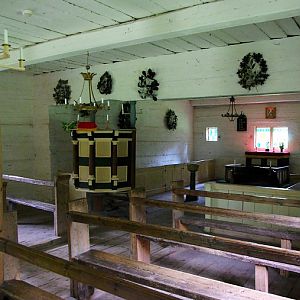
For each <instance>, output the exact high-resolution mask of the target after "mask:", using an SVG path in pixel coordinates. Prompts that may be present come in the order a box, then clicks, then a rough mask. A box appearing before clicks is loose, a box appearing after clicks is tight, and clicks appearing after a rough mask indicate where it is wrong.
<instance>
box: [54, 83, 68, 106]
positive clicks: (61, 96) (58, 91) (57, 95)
mask: <svg viewBox="0 0 300 300" xmlns="http://www.w3.org/2000/svg"><path fill="white" fill-rule="evenodd" d="M53 98H54V99H55V102H56V104H69V101H70V99H71V87H70V86H69V85H68V80H63V79H59V80H58V83H57V85H56V87H55V88H54V94H53ZM65 99H66V100H67V103H65Z"/></svg>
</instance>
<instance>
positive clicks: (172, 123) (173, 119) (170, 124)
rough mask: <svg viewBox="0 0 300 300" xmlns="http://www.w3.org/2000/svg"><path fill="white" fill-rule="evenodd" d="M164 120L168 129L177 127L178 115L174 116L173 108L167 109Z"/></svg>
mask: <svg viewBox="0 0 300 300" xmlns="http://www.w3.org/2000/svg"><path fill="white" fill-rule="evenodd" d="M165 120H166V126H167V128H168V129H169V130H175V129H176V128H177V120H178V117H177V116H176V114H175V111H174V110H172V109H169V110H168V111H167V112H166V116H165Z"/></svg>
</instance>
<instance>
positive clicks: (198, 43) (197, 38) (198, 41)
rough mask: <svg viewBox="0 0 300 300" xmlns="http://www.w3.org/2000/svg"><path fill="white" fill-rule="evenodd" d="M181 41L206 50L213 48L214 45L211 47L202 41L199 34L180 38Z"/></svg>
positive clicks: (208, 43)
mask: <svg viewBox="0 0 300 300" xmlns="http://www.w3.org/2000/svg"><path fill="white" fill-rule="evenodd" d="M182 39H183V40H185V41H188V42H189V43H192V44H194V45H196V46H197V47H199V48H200V49H208V48H212V47H215V45H213V44H212V43H210V42H208V41H206V40H204V39H202V38H201V37H200V34H192V35H188V36H184V37H182Z"/></svg>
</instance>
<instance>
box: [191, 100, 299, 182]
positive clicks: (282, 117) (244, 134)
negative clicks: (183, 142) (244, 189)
mask: <svg viewBox="0 0 300 300" xmlns="http://www.w3.org/2000/svg"><path fill="white" fill-rule="evenodd" d="M267 106H275V107H276V109H277V110H276V118H275V119H265V107H267ZM236 108H237V111H238V112H240V111H243V112H244V113H245V114H246V115H247V120H248V130H247V131H239V132H238V131H237V130H236V121H235V122H230V121H228V119H227V118H222V117H221V114H222V113H225V112H226V111H227V106H213V107H212V106H211V107H195V109H194V156H195V157H194V158H195V159H206V158H216V176H217V178H224V174H225V169H224V165H225V164H228V163H233V162H234V160H235V161H236V162H237V163H244V164H245V162H246V160H245V155H244V153H245V151H253V150H254V128H255V126H261V127H264V126H273V127H274V126H280V127H281V126H287V127H288V128H289V146H288V150H289V152H291V157H290V167H291V169H290V171H291V173H300V160H299V158H300V144H299V140H300V130H299V128H300V102H296V103H268V104H248V105H246V104H244V105H238V101H237V106H236ZM210 126H212V127H215V126H216V127H218V129H219V131H218V133H219V136H220V139H219V141H218V142H206V141H205V129H206V127H210Z"/></svg>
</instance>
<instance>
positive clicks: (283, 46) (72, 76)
mask: <svg viewBox="0 0 300 300" xmlns="http://www.w3.org/2000/svg"><path fill="white" fill-rule="evenodd" d="M299 47H300V38H299V37H295V38H289V39H288V40H287V39H282V40H280V41H260V42H255V43H249V44H242V45H236V46H230V47H217V48H213V49H206V50H199V51H194V52H188V53H181V54H174V55H167V56H158V57H153V58H146V59H138V60H134V61H127V62H122V63H115V64H111V65H99V66H95V68H93V69H92V71H93V72H95V73H97V75H96V77H95V80H94V91H95V93H96V96H97V98H101V97H102V96H101V95H100V94H99V93H98V91H97V89H96V85H97V82H98V80H99V77H100V76H101V75H102V74H103V73H104V72H105V71H109V72H110V73H111V74H112V77H113V80H114V85H113V92H112V94H111V95H107V96H105V97H103V98H104V99H107V98H110V99H119V100H136V99H139V96H138V92H137V81H138V76H139V75H140V74H141V71H142V70H145V69H147V68H149V67H151V68H152V69H153V70H154V71H156V72H157V79H158V81H159V82H160V89H159V94H158V98H159V99H164V100H167V99H168V100H171V99H190V98H203V97H208V96H213V97H217V96H224V95H231V94H244V93H246V92H247V91H245V90H243V89H242V88H241V87H240V86H239V84H238V83H237V81H238V80H237V77H236V70H237V68H238V63H239V60H240V59H241V58H242V57H243V56H244V55H245V54H246V53H248V52H249V51H256V52H261V53H263V55H264V57H265V59H266V60H267V62H268V66H269V71H270V78H268V80H267V82H266V84H265V85H263V86H262V87H258V90H253V91H251V92H249V94H255V93H259V94H263V93H280V92H285V91H299V78H300V76H299V75H300V68H299V64H300V62H299V59H298V55H297V49H299ZM82 71H84V68H81V69H76V70H69V71H63V72H57V73H52V74H44V75H39V76H32V77H31V76H29V75H27V74H26V73H22V74H21V73H16V72H14V73H8V72H7V73H6V72H5V73H3V72H1V81H0V85H1V91H4V92H2V93H1V100H2V102H1V103H2V108H3V109H1V112H0V117H1V121H0V123H1V125H2V126H6V127H7V131H10V133H9V135H5V132H4V134H3V139H4V140H3V144H4V145H5V146H4V166H5V168H6V169H5V170H4V171H5V172H6V171H7V172H8V173H16V174H18V175H26V176H31V174H30V172H29V170H32V169H34V174H33V177H37V178H43V179H51V178H50V177H51V164H52V163H51V160H50V138H49V130H48V129H49V128H48V127H49V117H48V107H49V106H50V105H53V104H55V101H54V100H53V97H52V94H53V89H54V87H55V86H56V84H57V81H58V80H59V79H60V78H62V79H68V80H69V84H70V85H71V89H72V98H77V97H78V96H79V94H80V90H81V88H82V78H81V75H80V72H82ZM247 93H248V92H247ZM5 103H6V104H5ZM11 103H14V107H12V106H11ZM140 103H141V105H145V107H146V106H147V110H144V112H143V113H142V114H139V110H138V109H137V112H138V120H137V122H138V123H139V124H140V125H139V126H141V127H143V126H144V124H143V123H142V122H144V121H145V122H146V123H147V122H150V121H151V118H150V116H151V114H152V112H155V113H156V114H159V110H160V106H159V105H160V104H158V103H159V102H157V103H154V102H153V101H152V100H147V101H145V102H144V100H141V101H140V102H139V103H138V105H137V106H139V104H140ZM142 103H144V104H142ZM148 103H149V104H148ZM170 103H171V102H170ZM170 103H163V107H164V109H166V108H167V106H169V105H170ZM155 105H156V107H155ZM153 107H154V108H153ZM148 108H150V109H148ZM175 111H176V112H177V109H176V110H175ZM185 111H186V112H188V110H185ZM222 112H223V110H222ZM164 113H165V112H164V110H161V113H160V114H159V118H160V120H156V119H155V118H153V124H155V125H158V124H159V122H162V118H161V116H162V115H163V114H164ZM245 113H247V111H245ZM278 114H280V112H279V111H278ZM178 115H180V116H181V118H180V119H179V126H181V125H180V122H181V121H184V122H188V119H189V118H191V117H190V116H188V115H187V114H185V113H183V112H182V111H181V112H178ZM217 115H218V119H219V113H218V114H217ZM153 116H155V114H154V113H153ZM184 116H185V117H184ZM185 118H188V119H185ZM227 125H228V124H227ZM161 126H163V125H162V124H161ZM184 126H187V123H185V125H184ZM145 127H146V126H145ZM157 127H158V128H157V129H155V130H151V129H149V128H148V129H147V132H148V135H147V136H146V137H145V136H143V138H144V139H145V138H146V139H148V137H149V140H143V142H142V143H141V144H140V149H141V151H144V150H146V151H148V153H147V158H146V157H144V158H141V157H138V167H143V166H146V165H147V166H151V165H156V163H157V161H158V158H157V159H156V158H155V159H154V156H155V155H154V156H153V155H152V154H151V151H152V152H156V153H158V152H162V153H164V154H165V156H166V157H165V158H166V159H168V158H167V157H171V156H172V151H170V149H171V148H166V147H165V146H166V144H164V140H163V139H160V140H159V139H158V140H156V145H158V143H161V145H160V146H159V148H155V145H154V143H153V148H152V149H151V150H150V149H149V148H148V147H147V145H150V144H151V139H150V133H151V134H152V135H154V133H157V132H158V131H160V128H162V127H160V126H157ZM184 128H185V129H186V130H187V129H188V128H187V127H184ZM145 130H146V128H145ZM145 132H146V131H145ZM178 132H180V131H178ZM184 132H186V131H184ZM184 132H183V131H182V132H180V135H181V138H177V139H175V140H172V139H171V138H172V135H171V134H170V133H169V132H168V134H166V133H167V132H162V136H161V137H164V136H166V135H167V136H168V137H170V139H171V140H168V146H170V145H171V144H172V143H173V147H176V148H177V150H176V151H177V152H176V151H175V152H176V155H177V154H178V153H184V155H185V157H179V160H180V161H179V160H178V161H177V162H182V161H183V159H185V158H186V157H190V158H193V159H198V158H206V157H204V155H205V156H207V157H209V158H214V157H215V154H219V153H217V152H214V151H216V149H213V151H210V150H209V149H203V148H199V147H198V146H196V147H195V148H194V150H196V151H195V154H194V156H191V153H192V151H191V150H190V149H187V151H186V152H184V151H185V148H184V146H183V145H184V144H186V145H188V144H189V143H190V142H191V141H192V138H190V136H189V137H188V138H187V140H185V141H182V137H183V136H185V135H184ZM248 133H250V131H248ZM228 134H230V131H228ZM223 136H224V137H225V135H223ZM294 136H295V137H296V138H297V137H298V133H297V132H296V131H295V133H294ZM155 138H156V135H155ZM198 138H199V135H198V133H196V135H195V142H196V143H197V142H198ZM234 143H235V142H234ZM20 145H22V147H21V146H20ZM168 146H167V147H168ZM5 147H6V148H5ZM232 148H233V147H231V149H232ZM240 148H241V147H240ZM240 148H238V147H236V149H237V150H234V151H238V149H240ZM23 149H25V150H23ZM61 149H63V148H59V149H57V150H58V151H62V150H61ZM219 149H220V150H218V151H221V150H222V147H219ZM202 150H208V152H206V151H202ZM243 150H244V149H243ZM239 152H240V151H239ZM295 152H296V151H295ZM173 153H174V152H173ZM222 153H223V152H222ZM176 155H175V156H174V157H176ZM5 156H6V157H7V158H5ZM151 156H152V157H151ZM161 158H162V157H160V158H159V159H161ZM177 159H178V157H177V158H176V159H175V160H173V161H172V163H176V160H177ZM223 160H224V162H225V161H228V162H230V161H232V156H231V155H229V151H227V150H226V151H225V158H224V159H223ZM292 161H293V158H292ZM12 162H13V163H12ZM169 163H171V162H170V161H169V162H166V161H165V160H164V161H163V162H161V164H169ZM220 165H223V162H221V164H220ZM217 169H218V168H217ZM65 171H67V170H65ZM52 173H53V172H52Z"/></svg>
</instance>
